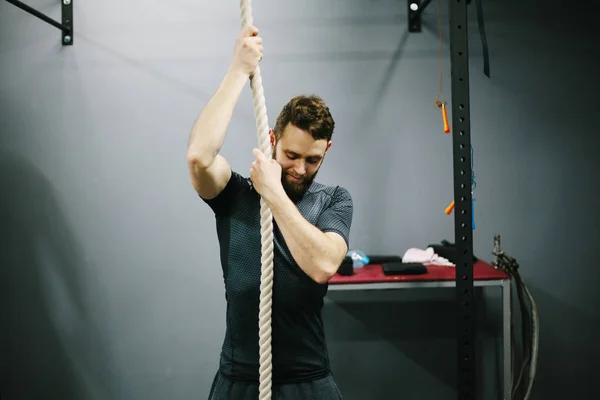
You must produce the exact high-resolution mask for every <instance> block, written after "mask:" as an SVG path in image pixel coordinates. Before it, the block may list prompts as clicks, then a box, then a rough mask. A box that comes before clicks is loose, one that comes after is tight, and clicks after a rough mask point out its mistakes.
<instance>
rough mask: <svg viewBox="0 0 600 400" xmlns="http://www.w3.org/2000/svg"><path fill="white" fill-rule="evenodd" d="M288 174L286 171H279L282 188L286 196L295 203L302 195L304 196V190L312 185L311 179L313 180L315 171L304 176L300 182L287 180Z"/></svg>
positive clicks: (315, 174)
mask: <svg viewBox="0 0 600 400" xmlns="http://www.w3.org/2000/svg"><path fill="white" fill-rule="evenodd" d="M288 175H289V174H288V173H287V172H285V171H283V170H282V171H281V185H282V186H283V190H285V193H286V194H287V195H288V197H289V198H290V199H291V200H292V201H293V202H294V203H297V202H299V201H300V200H301V199H302V197H304V194H306V191H307V190H308V188H310V185H312V183H313V181H314V180H315V177H316V176H317V173H316V172H315V173H314V174H312V175H310V176H308V175H307V176H305V177H304V178H303V179H302V181H300V182H297V181H290V180H288Z"/></svg>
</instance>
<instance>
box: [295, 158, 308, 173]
mask: <svg viewBox="0 0 600 400" xmlns="http://www.w3.org/2000/svg"><path fill="white" fill-rule="evenodd" d="M294 169H295V170H296V173H297V174H298V175H304V174H305V173H306V164H305V163H304V160H299V161H298V162H296V165H294Z"/></svg>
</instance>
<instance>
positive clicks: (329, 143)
mask: <svg viewBox="0 0 600 400" xmlns="http://www.w3.org/2000/svg"><path fill="white" fill-rule="evenodd" d="M330 147H331V140H330V141H329V142H327V148H326V149H325V153H327V152H328V151H329V148H330Z"/></svg>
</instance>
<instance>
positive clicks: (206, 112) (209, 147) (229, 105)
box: [188, 69, 248, 166]
mask: <svg viewBox="0 0 600 400" xmlns="http://www.w3.org/2000/svg"><path fill="white" fill-rule="evenodd" d="M247 81H248V75H245V74H243V73H240V72H238V71H236V70H233V69H230V70H229V71H228V72H227V75H225V78H224V79H223V81H222V82H221V84H220V86H219V88H218V89H217V91H216V93H215V94H214V95H213V97H212V98H211V99H210V101H209V102H208V104H207V105H206V107H204V109H203V110H202V112H201V113H200V115H199V116H198V118H197V119H196V122H195V123H194V126H193V128H192V132H191V134H190V140H189V144H188V158H192V159H194V160H195V161H196V162H198V163H199V164H201V165H204V166H208V165H210V164H211V163H212V162H213V160H214V158H215V157H216V156H217V154H218V153H219V151H220V150H221V146H222V145H223V141H224V139H225V132H226V131H227V126H228V125H229V122H230V121H231V116H232V114H233V110H234V108H235V105H236V104H237V101H238V99H239V97H240V94H241V93H242V90H243V89H244V85H245V84H246V82H247Z"/></svg>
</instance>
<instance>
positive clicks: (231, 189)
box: [200, 171, 250, 217]
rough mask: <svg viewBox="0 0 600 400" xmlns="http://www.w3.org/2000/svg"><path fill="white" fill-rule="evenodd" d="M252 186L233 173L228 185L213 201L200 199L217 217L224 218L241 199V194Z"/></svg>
mask: <svg viewBox="0 0 600 400" xmlns="http://www.w3.org/2000/svg"><path fill="white" fill-rule="evenodd" d="M249 187H250V184H249V183H248V181H247V179H246V178H244V177H243V176H241V175H240V174H238V173H237V172H235V171H231V177H230V178H229V181H228V182H227V185H225V187H224V188H223V190H222V191H221V193H219V194H218V195H217V196H216V197H214V198H212V199H205V198H203V197H200V198H201V199H202V200H203V201H204V202H205V203H206V204H208V206H209V207H210V208H211V209H212V210H213V212H214V213H215V216H217V217H222V216H226V215H228V214H229V212H230V211H231V208H232V206H233V203H234V201H235V200H236V198H238V197H239V195H240V193H241V192H242V191H243V190H245V189H247V188H249Z"/></svg>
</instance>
